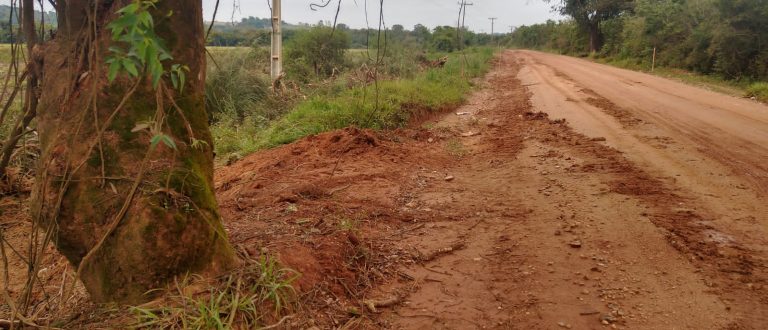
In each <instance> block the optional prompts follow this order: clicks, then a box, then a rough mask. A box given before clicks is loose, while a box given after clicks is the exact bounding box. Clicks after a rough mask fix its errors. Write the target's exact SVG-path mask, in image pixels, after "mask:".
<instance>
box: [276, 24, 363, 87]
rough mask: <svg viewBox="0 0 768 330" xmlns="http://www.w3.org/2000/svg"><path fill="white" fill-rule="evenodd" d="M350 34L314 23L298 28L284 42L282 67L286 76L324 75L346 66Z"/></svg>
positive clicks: (298, 78)
mask: <svg viewBox="0 0 768 330" xmlns="http://www.w3.org/2000/svg"><path fill="white" fill-rule="evenodd" d="M349 44H350V37H349V34H348V33H347V32H345V31H342V30H339V29H337V30H334V29H332V28H330V27H325V26H317V27H313V28H311V29H309V30H303V31H300V32H298V33H297V34H296V35H295V36H294V37H293V38H291V39H290V40H289V41H288V42H287V44H286V45H285V54H284V58H285V71H286V73H287V74H288V78H290V79H294V80H299V81H305V82H306V81H307V80H308V77H309V76H310V74H311V73H313V74H314V76H316V77H317V78H327V77H330V76H332V75H334V73H336V72H338V71H341V70H343V69H344V68H345V67H346V66H347V57H346V53H347V50H348V49H349Z"/></svg>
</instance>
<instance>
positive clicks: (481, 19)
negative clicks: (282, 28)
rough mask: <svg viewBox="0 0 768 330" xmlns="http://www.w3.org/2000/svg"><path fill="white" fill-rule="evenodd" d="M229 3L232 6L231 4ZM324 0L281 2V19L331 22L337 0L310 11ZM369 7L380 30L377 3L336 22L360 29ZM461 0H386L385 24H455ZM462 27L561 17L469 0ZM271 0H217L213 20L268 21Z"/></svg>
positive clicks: (540, 4)
mask: <svg viewBox="0 0 768 330" xmlns="http://www.w3.org/2000/svg"><path fill="white" fill-rule="evenodd" d="M233 1H236V2H235V6H233ZM325 1H328V0H283V5H282V6H283V21H285V22H288V23H294V24H295V23H311V24H315V23H317V22H319V21H321V20H322V21H333V17H334V15H335V13H336V6H337V3H338V2H337V1H336V0H331V4H329V5H328V7H326V8H319V9H318V10H317V11H313V10H311V9H310V6H309V5H310V4H311V3H323V2H325ZM366 1H367V4H368V16H369V17H368V19H369V23H370V26H371V27H376V26H378V22H379V20H378V14H379V1H377V0H342V5H341V12H340V13H339V20H338V22H339V23H344V24H347V25H348V26H351V27H354V28H363V27H365V26H366V23H365V4H366ZM459 1H460V0H384V21H385V23H386V25H387V27H392V25H394V24H400V25H403V26H405V27H406V28H407V29H409V30H410V29H412V28H413V26H414V25H416V24H423V25H425V26H427V27H430V28H434V27H435V26H440V25H451V26H455V25H456V20H457V19H458V14H459V4H458V2H459ZM467 2H468V3H473V5H472V6H467V16H466V21H465V22H466V25H467V26H468V27H469V29H471V30H474V31H477V32H491V21H490V20H489V18H490V17H496V18H498V19H497V20H496V21H495V24H494V25H495V29H494V31H495V32H501V31H509V30H510V27H512V26H520V25H530V24H534V23H541V22H544V21H546V20H547V19H555V20H557V19H561V18H562V17H561V16H559V15H557V14H555V13H552V10H551V5H549V4H547V3H545V2H544V1H543V0H467ZM268 3H271V0H220V4H219V12H218V14H217V16H216V21H220V22H221V21H224V22H226V21H232V20H233V17H234V20H235V21H237V20H239V19H240V18H242V17H248V16H254V17H260V18H263V17H269V6H268ZM215 4H216V0H203V11H204V15H205V20H206V21H210V19H211V18H212V16H213V9H214V8H215Z"/></svg>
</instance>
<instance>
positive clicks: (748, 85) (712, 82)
mask: <svg viewBox="0 0 768 330" xmlns="http://www.w3.org/2000/svg"><path fill="white" fill-rule="evenodd" d="M595 61H596V62H598V63H603V64H608V65H611V66H615V67H619V68H623V69H628V70H633V71H640V72H645V73H649V74H653V75H656V76H660V77H664V78H669V79H674V80H677V81H680V82H683V83H686V84H689V85H693V86H697V87H702V88H705V89H709V90H712V91H715V92H718V93H723V94H727V95H731V96H736V97H755V98H756V99H757V100H760V101H762V102H768V95H766V94H765V93H766V92H765V89H766V87H765V86H768V84H766V83H762V82H757V83H753V82H750V81H735V80H727V79H725V78H722V77H720V76H717V75H705V74H699V73H695V72H691V71H687V70H683V69H677V68H667V67H656V68H655V69H654V70H653V71H651V65H650V64H648V63H644V62H639V61H638V60H637V59H616V58H600V59H595ZM760 86H763V87H760ZM761 88H762V89H761ZM761 91H762V92H761Z"/></svg>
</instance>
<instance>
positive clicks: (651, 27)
mask: <svg viewBox="0 0 768 330" xmlns="http://www.w3.org/2000/svg"><path fill="white" fill-rule="evenodd" d="M550 2H552V3H553V4H555V6H556V8H558V9H560V12H561V13H562V14H564V15H566V16H568V17H570V19H568V20H564V21H561V22H555V21H548V22H546V23H543V24H535V25H531V26H522V27H519V28H518V29H516V30H515V31H514V33H512V34H511V35H509V36H508V37H507V40H506V43H507V45H508V46H511V47H521V48H530V49H539V50H546V51H551V52H557V53H561V54H567V55H574V56H581V57H587V56H589V57H591V58H594V59H596V60H598V61H600V62H603V63H607V64H611V65H616V66H619V67H623V68H628V69H634V70H640V71H647V72H650V71H653V73H655V74H659V75H661V76H666V77H672V78H677V79H679V80H682V81H685V82H689V83H693V84H697V85H704V86H707V87H710V88H713V89H715V90H718V91H721V92H729V93H731V94H734V93H736V94H740V95H741V96H747V97H754V98H755V99H758V100H761V101H763V102H768V97H766V92H765V86H766V83H765V81H766V80H768V29H766V28H765V26H768V3H766V2H765V1H754V0H738V1H734V0H636V1H626V0H610V1H582V2H578V4H576V2H574V1H565V0H564V1H554V0H552V1H550ZM585 11H586V12H596V13H598V14H597V15H593V16H591V17H593V18H592V19H591V20H589V19H585V18H582V17H581V16H580V15H579V13H583V12H585ZM654 54H655V68H653V70H652V67H653V66H654V63H653V62H654Z"/></svg>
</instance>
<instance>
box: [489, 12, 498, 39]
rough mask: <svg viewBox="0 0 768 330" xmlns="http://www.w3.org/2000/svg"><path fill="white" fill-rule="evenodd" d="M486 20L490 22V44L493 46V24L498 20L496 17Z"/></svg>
mask: <svg viewBox="0 0 768 330" xmlns="http://www.w3.org/2000/svg"><path fill="white" fill-rule="evenodd" d="M488 19H489V20H491V44H493V39H494V36H493V23H494V22H495V21H496V20H497V19H499V18H498V17H489V18H488Z"/></svg>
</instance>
